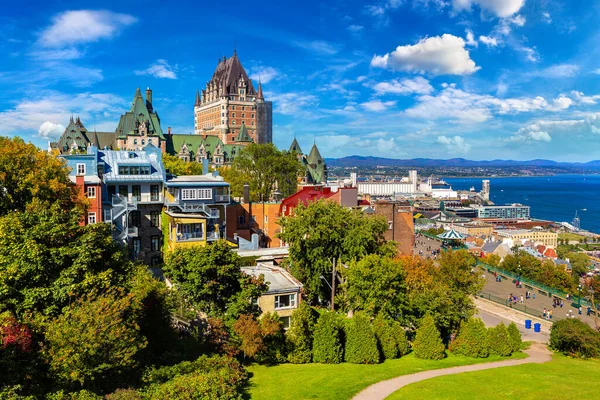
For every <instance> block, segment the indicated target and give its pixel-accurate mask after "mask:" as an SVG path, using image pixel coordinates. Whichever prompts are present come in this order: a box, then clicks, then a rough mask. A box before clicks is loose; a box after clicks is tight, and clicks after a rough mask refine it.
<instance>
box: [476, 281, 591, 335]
mask: <svg viewBox="0 0 600 400" xmlns="http://www.w3.org/2000/svg"><path fill="white" fill-rule="evenodd" d="M479 271H481V270H479ZM483 274H484V275H485V278H486V285H485V287H484V288H483V291H484V292H486V293H490V294H492V295H494V296H496V297H499V298H501V299H506V298H507V297H508V295H509V294H513V295H516V296H518V298H519V299H520V298H521V296H523V299H524V301H523V305H524V306H527V308H528V309H532V310H535V311H537V313H536V314H537V316H539V317H540V318H541V317H542V313H543V310H544V308H546V309H547V310H552V320H557V319H563V318H566V317H567V313H568V312H569V310H571V311H572V313H573V315H574V316H575V318H579V319H581V320H582V321H584V322H586V323H588V324H590V325H591V326H594V318H593V314H592V316H590V317H588V316H587V315H586V309H585V308H582V311H583V313H582V315H579V314H578V312H577V307H573V306H572V305H571V302H568V301H566V300H564V299H563V301H564V307H563V308H560V307H556V308H554V307H553V305H552V298H550V297H548V296H545V295H542V294H540V293H539V292H538V291H537V290H530V291H531V292H532V293H536V298H535V299H525V291H527V290H528V289H527V288H526V287H525V285H523V288H522V289H517V288H516V286H515V284H514V283H513V282H512V280H511V279H503V280H502V282H496V281H495V279H496V278H495V277H494V275H493V274H491V273H488V272H487V271H485V272H484V273H483ZM575 303H577V301H575Z"/></svg>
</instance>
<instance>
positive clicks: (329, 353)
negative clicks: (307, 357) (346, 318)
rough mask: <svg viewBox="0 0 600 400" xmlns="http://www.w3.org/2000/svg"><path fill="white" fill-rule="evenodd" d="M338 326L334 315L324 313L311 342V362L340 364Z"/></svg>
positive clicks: (340, 347) (340, 345)
mask: <svg viewBox="0 0 600 400" xmlns="http://www.w3.org/2000/svg"><path fill="white" fill-rule="evenodd" d="M342 350H343V349H342V344H341V341H340V325H339V322H338V320H337V316H336V314H335V313H333V312H330V311H324V312H323V313H322V314H321V316H320V317H319V320H318V321H317V325H316V326H315V334H314V341H313V362H316V363H323V364H339V363H340V362H342Z"/></svg>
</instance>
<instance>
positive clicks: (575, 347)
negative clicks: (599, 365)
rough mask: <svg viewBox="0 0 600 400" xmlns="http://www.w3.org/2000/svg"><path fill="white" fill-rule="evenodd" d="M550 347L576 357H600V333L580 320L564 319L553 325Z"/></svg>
mask: <svg viewBox="0 0 600 400" xmlns="http://www.w3.org/2000/svg"><path fill="white" fill-rule="evenodd" d="M550 347H552V348H553V349H554V350H557V351H560V352H561V353H564V354H567V355H571V356H574V357H582V358H596V357H600V333H598V332H597V331H595V330H594V329H592V327H590V326H589V325H588V324H586V323H585V322H582V321H580V320H578V319H563V320H560V321H556V322H555V323H554V324H553V325H552V329H551V330H550Z"/></svg>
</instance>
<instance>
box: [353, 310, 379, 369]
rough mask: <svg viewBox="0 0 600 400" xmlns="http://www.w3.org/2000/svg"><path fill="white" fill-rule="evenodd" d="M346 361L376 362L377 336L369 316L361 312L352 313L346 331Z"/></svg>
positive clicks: (355, 362) (359, 362) (358, 362)
mask: <svg viewBox="0 0 600 400" xmlns="http://www.w3.org/2000/svg"><path fill="white" fill-rule="evenodd" d="M345 350H346V351H345V356H346V362H349V363H352V364H377V363H378V362H379V350H378V349H377V338H376V337H375V333H373V327H372V326H371V322H370V320H369V318H368V317H367V316H366V315H365V314H363V313H362V312H358V313H356V314H354V317H353V318H352V319H351V320H350V323H349V324H348V328H347V331H346V348H345Z"/></svg>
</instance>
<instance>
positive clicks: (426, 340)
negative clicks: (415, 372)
mask: <svg viewBox="0 0 600 400" xmlns="http://www.w3.org/2000/svg"><path fill="white" fill-rule="evenodd" d="M413 351H414V352H415V357H417V358H423V359H427V360H441V359H442V358H444V357H445V356H446V351H445V347H444V343H443V342H442V338H441V337H440V331H438V329H437V327H436V326H435V321H434V320H433V317H432V316H431V315H430V314H426V315H425V316H424V317H423V319H422V320H421V325H420V326H419V329H417V336H416V337H415V341H414V343H413Z"/></svg>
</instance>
